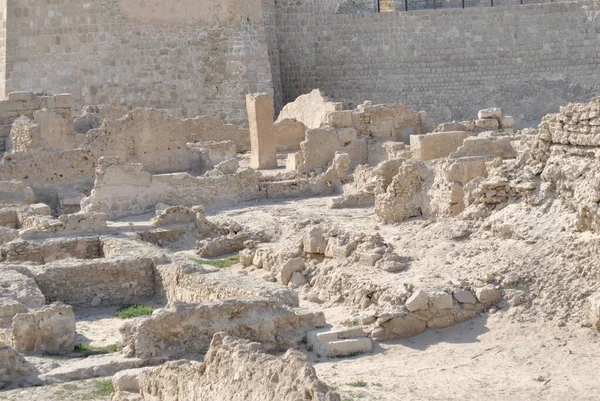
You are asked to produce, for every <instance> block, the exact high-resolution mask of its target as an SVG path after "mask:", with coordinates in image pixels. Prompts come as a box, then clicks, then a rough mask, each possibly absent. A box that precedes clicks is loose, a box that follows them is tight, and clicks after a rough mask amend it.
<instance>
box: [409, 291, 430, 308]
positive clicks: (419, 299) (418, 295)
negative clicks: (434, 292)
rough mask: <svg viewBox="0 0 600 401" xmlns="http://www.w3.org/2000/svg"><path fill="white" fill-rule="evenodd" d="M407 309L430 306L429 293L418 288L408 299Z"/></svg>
mask: <svg viewBox="0 0 600 401" xmlns="http://www.w3.org/2000/svg"><path fill="white" fill-rule="evenodd" d="M405 306H406V309H408V310H409V311H411V312H415V311H418V310H427V308H428V307H429V295H428V294H427V293H426V292H425V291H423V290H416V291H415V292H413V294H412V295H411V296H410V298H408V300H407V301H406V304H405Z"/></svg>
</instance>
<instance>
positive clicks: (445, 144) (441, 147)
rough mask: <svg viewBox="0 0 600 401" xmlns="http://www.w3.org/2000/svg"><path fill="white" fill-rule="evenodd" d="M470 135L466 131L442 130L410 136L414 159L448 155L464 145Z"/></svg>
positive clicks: (429, 158) (437, 157)
mask: <svg viewBox="0 0 600 401" xmlns="http://www.w3.org/2000/svg"><path fill="white" fill-rule="evenodd" d="M468 137H469V135H468V134H467V133H466V132H464V131H450V132H440V133H433V134H426V135H411V136H410V151H411V153H412V156H413V158H414V159H417V160H434V159H439V158H442V157H448V156H449V155H450V154H451V153H452V152H454V151H456V149H458V148H459V147H460V146H462V144H463V142H464V140H465V139H466V138H468Z"/></svg>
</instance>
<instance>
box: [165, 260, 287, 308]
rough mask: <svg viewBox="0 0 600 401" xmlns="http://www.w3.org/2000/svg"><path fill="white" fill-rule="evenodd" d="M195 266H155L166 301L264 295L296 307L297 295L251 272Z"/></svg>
mask: <svg viewBox="0 0 600 401" xmlns="http://www.w3.org/2000/svg"><path fill="white" fill-rule="evenodd" d="M194 264H195V266H189V265H188V266H185V267H184V268H180V267H177V268H175V267H174V266H172V265H165V266H159V267H157V274H158V275H159V277H160V282H161V283H162V288H163V290H164V293H165V295H166V298H167V300H168V302H169V304H177V303H201V302H213V301H218V300H223V299H242V298H253V297H257V296H259V297H265V298H269V299H273V300H275V301H277V302H279V303H281V304H282V305H288V306H291V307H297V306H298V305H299V300H298V294H297V293H296V292H295V291H292V290H290V289H288V288H285V287H281V286H280V285H278V284H275V283H271V282H269V281H265V280H263V279H262V278H259V277H254V276H252V275H240V274H236V273H235V272H230V271H229V269H225V270H224V269H214V270H209V269H205V268H204V267H201V266H199V265H198V264H196V263H194Z"/></svg>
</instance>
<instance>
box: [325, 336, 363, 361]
mask: <svg viewBox="0 0 600 401" xmlns="http://www.w3.org/2000/svg"><path fill="white" fill-rule="evenodd" d="M372 349H373V343H372V342H371V339H370V338H365V337H363V338H353V339H349V340H337V341H330V342H329V343H327V344H324V345H323V347H322V349H321V352H320V354H321V355H327V356H328V357H330V358H336V357H343V356H348V355H352V354H362V353H365V352H369V351H371V350H372Z"/></svg>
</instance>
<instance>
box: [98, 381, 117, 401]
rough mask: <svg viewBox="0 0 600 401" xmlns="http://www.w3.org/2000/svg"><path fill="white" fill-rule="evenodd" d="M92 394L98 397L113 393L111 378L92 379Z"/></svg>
mask: <svg viewBox="0 0 600 401" xmlns="http://www.w3.org/2000/svg"><path fill="white" fill-rule="evenodd" d="M94 387H95V388H94V395H95V396H98V397H108V396H110V395H111V394H112V393H114V391H115V388H114V387H113V383H112V380H94Z"/></svg>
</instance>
